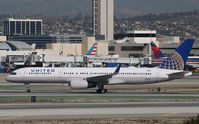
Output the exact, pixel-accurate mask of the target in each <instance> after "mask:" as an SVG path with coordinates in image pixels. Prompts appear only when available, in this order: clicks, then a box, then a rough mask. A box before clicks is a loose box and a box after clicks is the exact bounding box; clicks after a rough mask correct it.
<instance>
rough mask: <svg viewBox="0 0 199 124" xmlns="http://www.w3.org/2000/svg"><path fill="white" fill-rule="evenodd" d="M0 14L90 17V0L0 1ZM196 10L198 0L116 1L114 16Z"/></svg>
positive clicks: (198, 3)
mask: <svg viewBox="0 0 199 124" xmlns="http://www.w3.org/2000/svg"><path fill="white" fill-rule="evenodd" d="M0 5H1V7H0V14H8V15H13V14H16V15H21V16H28V15H30V16H32V15H46V16H74V15H78V14H82V15H91V14H92V0H14V1H13V0H0ZM198 8H199V1H198V0H189V1H188V0H167V1H161V0H150V2H149V0H115V16H119V17H129V16H135V15H143V14H148V13H154V14H158V13H164V12H183V11H193V10H195V9H198Z"/></svg>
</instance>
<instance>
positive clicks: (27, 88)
mask: <svg viewBox="0 0 199 124" xmlns="http://www.w3.org/2000/svg"><path fill="white" fill-rule="evenodd" d="M25 85H26V92H27V93H30V92H31V90H30V88H29V83H27V84H25Z"/></svg>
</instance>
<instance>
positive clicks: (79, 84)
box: [70, 79, 96, 89]
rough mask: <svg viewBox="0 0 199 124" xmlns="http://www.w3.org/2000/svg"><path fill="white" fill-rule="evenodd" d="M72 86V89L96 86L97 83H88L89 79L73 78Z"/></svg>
mask: <svg viewBox="0 0 199 124" xmlns="http://www.w3.org/2000/svg"><path fill="white" fill-rule="evenodd" d="M70 87H71V88H72V89H86V88H94V87H96V84H93V83H88V81H87V80H83V79H82V80H71V82H70Z"/></svg>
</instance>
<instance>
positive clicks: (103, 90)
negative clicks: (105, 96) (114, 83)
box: [96, 89, 108, 93]
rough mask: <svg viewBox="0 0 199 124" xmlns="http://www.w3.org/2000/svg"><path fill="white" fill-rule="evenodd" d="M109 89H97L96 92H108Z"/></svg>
mask: <svg viewBox="0 0 199 124" xmlns="http://www.w3.org/2000/svg"><path fill="white" fill-rule="evenodd" d="M107 92H108V90H107V89H98V90H96V93H107Z"/></svg>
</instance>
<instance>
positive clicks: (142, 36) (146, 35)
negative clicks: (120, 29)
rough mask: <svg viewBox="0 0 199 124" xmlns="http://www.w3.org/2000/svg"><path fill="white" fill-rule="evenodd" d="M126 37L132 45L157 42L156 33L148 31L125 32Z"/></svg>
mask: <svg viewBox="0 0 199 124" xmlns="http://www.w3.org/2000/svg"><path fill="white" fill-rule="evenodd" d="M127 37H128V39H129V40H130V41H132V42H134V43H146V44H148V43H151V41H157V38H156V31H155V30H148V31H144V30H143V31H142V30H140V31H129V32H127Z"/></svg>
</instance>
